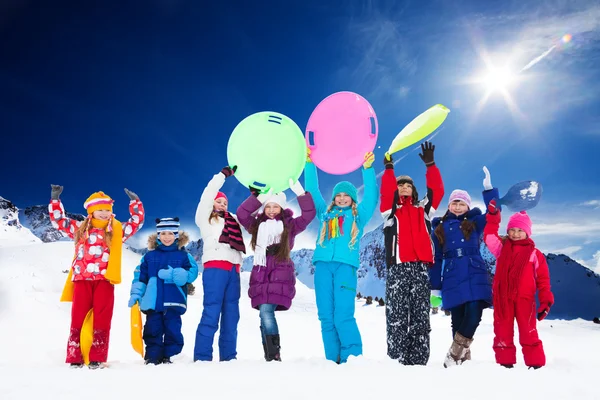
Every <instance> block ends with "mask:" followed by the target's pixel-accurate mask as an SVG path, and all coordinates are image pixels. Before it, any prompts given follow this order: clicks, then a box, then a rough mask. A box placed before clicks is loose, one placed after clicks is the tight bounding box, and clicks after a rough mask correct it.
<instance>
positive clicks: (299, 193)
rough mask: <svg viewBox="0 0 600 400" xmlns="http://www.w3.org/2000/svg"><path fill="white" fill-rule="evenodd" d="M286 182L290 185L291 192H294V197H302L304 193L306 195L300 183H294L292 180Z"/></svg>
mask: <svg viewBox="0 0 600 400" xmlns="http://www.w3.org/2000/svg"><path fill="white" fill-rule="evenodd" d="M288 182H289V185H290V189H291V190H292V192H294V194H295V195H296V196H302V195H303V194H304V193H306V192H305V190H304V188H303V187H302V184H301V183H300V181H296V183H294V180H293V179H292V178H290V180H289V181H288Z"/></svg>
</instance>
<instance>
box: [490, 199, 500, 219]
mask: <svg viewBox="0 0 600 400" xmlns="http://www.w3.org/2000/svg"><path fill="white" fill-rule="evenodd" d="M487 210H488V213H490V214H492V215H496V214H498V206H497V205H496V199H493V200H492V201H490V202H489V203H488V206H487Z"/></svg>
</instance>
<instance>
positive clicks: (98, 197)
mask: <svg viewBox="0 0 600 400" xmlns="http://www.w3.org/2000/svg"><path fill="white" fill-rule="evenodd" d="M114 202H115V201H114V200H113V199H111V198H110V196H108V195H106V194H104V192H96V193H92V195H91V196H90V197H88V198H87V200H86V201H85V203H83V206H84V207H85V209H86V210H87V213H88V215H92V214H93V213H94V211H98V210H110V212H112V210H113V203H114Z"/></svg>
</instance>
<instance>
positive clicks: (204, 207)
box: [195, 172, 226, 233]
mask: <svg viewBox="0 0 600 400" xmlns="http://www.w3.org/2000/svg"><path fill="white" fill-rule="evenodd" d="M225 178H226V176H225V173H223V172H219V173H218V174H215V175H214V176H213V178H212V179H211V180H210V182H208V185H206V187H205V188H204V191H203V192H202V195H201V196H200V202H199V203H198V208H197V209H196V218H195V221H196V225H197V226H198V228H200V233H202V232H207V231H208V225H209V222H208V219H209V218H210V213H211V212H212V211H213V208H214V200H215V197H217V193H219V190H220V189H221V188H222V187H223V184H224V183H225Z"/></svg>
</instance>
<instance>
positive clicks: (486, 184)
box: [483, 165, 494, 190]
mask: <svg viewBox="0 0 600 400" xmlns="http://www.w3.org/2000/svg"><path fill="white" fill-rule="evenodd" d="M483 173H484V174H485V178H484V179H483V189H484V190H492V189H493V188H494V187H493V186H492V177H491V176H490V171H489V170H488V169H487V167H486V166H485V165H484V166H483Z"/></svg>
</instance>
